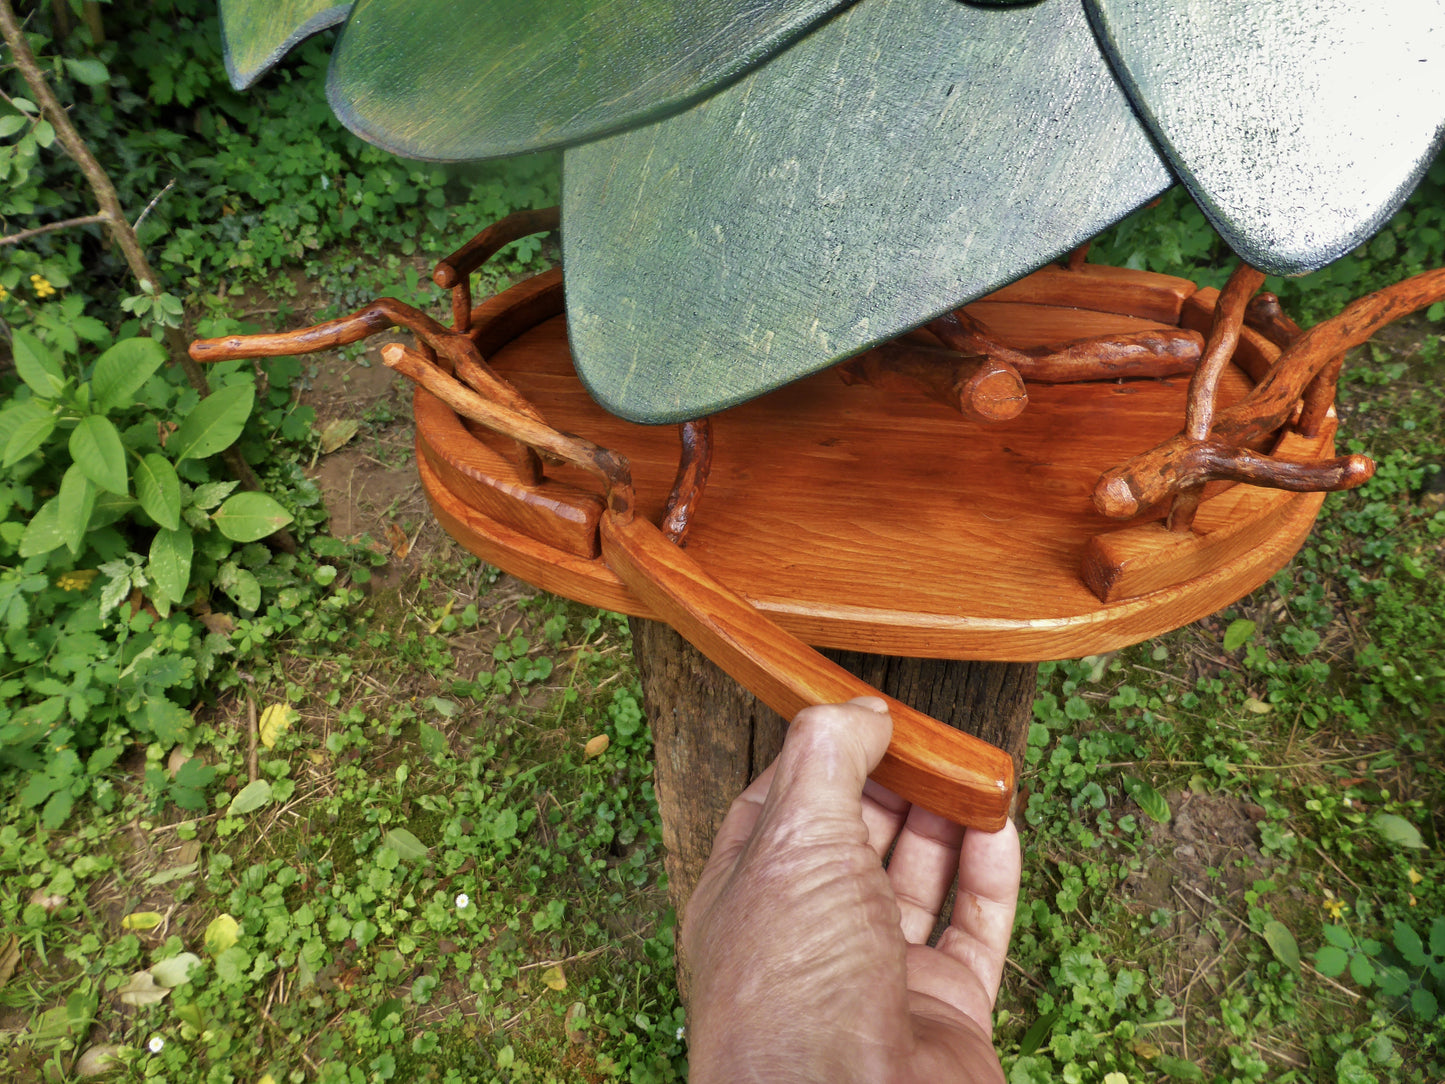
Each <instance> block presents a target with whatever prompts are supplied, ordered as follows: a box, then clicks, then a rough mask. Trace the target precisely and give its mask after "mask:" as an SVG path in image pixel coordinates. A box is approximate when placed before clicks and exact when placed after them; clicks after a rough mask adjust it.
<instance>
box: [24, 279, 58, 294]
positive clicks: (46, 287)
mask: <svg viewBox="0 0 1445 1084" xmlns="http://www.w3.org/2000/svg"><path fill="white" fill-rule="evenodd" d="M30 285H31V286H32V287H34V289H35V296H36V297H49V296H50V295H51V294H53V293H55V287H54V286H52V285H50V280H49V279H47V278H46V277H45V276H44V275H31V276H30Z"/></svg>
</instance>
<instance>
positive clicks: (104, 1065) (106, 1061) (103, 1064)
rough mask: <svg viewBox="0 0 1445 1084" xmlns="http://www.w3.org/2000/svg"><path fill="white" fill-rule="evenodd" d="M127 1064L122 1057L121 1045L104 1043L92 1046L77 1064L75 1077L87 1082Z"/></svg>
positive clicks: (78, 1059) (77, 1060)
mask: <svg viewBox="0 0 1445 1084" xmlns="http://www.w3.org/2000/svg"><path fill="white" fill-rule="evenodd" d="M124 1064H125V1062H123V1061H122V1060H121V1057H120V1044H119V1043H102V1044H101V1045H100V1046H92V1047H91V1048H90V1049H88V1050H87V1051H86V1052H85V1053H84V1054H82V1055H80V1057H79V1058H77V1059H76V1062H75V1075H76V1076H78V1077H80V1078H81V1079H82V1080H85V1079H87V1078H89V1077H93V1076H100V1075H102V1074H103V1073H109V1072H112V1071H113V1070H116V1069H119V1068H121V1067H122V1066H123V1065H124Z"/></svg>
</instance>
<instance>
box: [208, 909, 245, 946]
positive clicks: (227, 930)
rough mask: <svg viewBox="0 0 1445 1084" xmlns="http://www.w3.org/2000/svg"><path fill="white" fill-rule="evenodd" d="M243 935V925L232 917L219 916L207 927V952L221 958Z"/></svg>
mask: <svg viewBox="0 0 1445 1084" xmlns="http://www.w3.org/2000/svg"><path fill="white" fill-rule="evenodd" d="M240 933H241V924H240V923H239V922H237V921H236V920H235V919H234V918H232V917H231V916H230V915H225V914H222V915H217V916H216V917H215V918H213V919H211V924H210V925H209V926H207V927H206V936H205V942H206V951H207V952H209V953H210V954H211V955H212V956H219V955H220V954H221V953H223V952H225V951H226V950H227V949H228V948H230V947H231V946H232V945H234V944H235V943H236V940H237V938H238V937H239V936H240Z"/></svg>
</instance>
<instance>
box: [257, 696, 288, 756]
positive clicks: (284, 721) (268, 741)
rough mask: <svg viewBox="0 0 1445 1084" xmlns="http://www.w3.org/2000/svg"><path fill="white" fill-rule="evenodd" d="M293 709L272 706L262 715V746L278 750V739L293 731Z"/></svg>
mask: <svg viewBox="0 0 1445 1084" xmlns="http://www.w3.org/2000/svg"><path fill="white" fill-rule="evenodd" d="M291 714H292V713H291V708H290V706H289V705H287V704H272V705H271V706H270V707H269V708H267V709H266V710H265V711H263V712H262V713H261V728H260V729H261V744H262V745H264V746H265V747H266V748H267V749H274V748H276V739H277V738H279V737H280V736H281V735H282V734H284V733H286V731H288V730H290V729H291Z"/></svg>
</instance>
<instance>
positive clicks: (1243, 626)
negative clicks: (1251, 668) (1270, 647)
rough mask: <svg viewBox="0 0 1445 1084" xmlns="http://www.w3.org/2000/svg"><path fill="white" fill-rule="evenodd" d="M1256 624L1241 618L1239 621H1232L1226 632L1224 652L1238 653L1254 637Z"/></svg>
mask: <svg viewBox="0 0 1445 1084" xmlns="http://www.w3.org/2000/svg"><path fill="white" fill-rule="evenodd" d="M1254 628H1255V626H1254V622H1253V621H1250V620H1248V619H1247V618H1243V617H1241V618H1240V619H1239V620H1238V621H1231V622H1230V623H1229V628H1227V629H1225V630H1224V650H1225V651H1238V650H1239V649H1240V648H1241V647H1243V646H1244V645H1245V644H1246V643H1248V642H1249V638H1250V637H1251V636H1253V635H1254Z"/></svg>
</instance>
